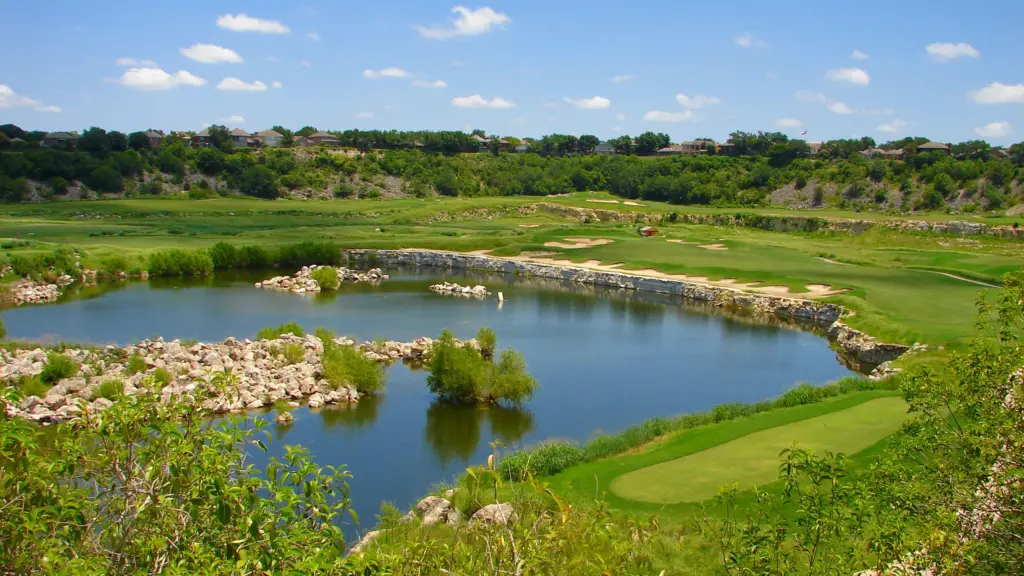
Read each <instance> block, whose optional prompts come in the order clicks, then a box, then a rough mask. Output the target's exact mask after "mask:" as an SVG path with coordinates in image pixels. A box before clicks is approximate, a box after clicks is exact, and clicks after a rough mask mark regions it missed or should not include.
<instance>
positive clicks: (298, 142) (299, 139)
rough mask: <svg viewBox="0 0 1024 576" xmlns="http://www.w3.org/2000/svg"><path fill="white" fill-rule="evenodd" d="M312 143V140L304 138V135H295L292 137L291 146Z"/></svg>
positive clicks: (302, 145)
mask: <svg viewBox="0 0 1024 576" xmlns="http://www.w3.org/2000/svg"><path fill="white" fill-rule="evenodd" d="M312 145H313V141H312V140H310V139H309V138H306V137H305V136H296V137H295V138H293V139H292V146H298V147H306V146H312Z"/></svg>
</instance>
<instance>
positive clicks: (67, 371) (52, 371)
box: [39, 352, 78, 386]
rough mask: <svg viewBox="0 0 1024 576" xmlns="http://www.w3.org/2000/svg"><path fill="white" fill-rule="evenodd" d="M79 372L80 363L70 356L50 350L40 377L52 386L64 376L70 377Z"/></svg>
mask: <svg viewBox="0 0 1024 576" xmlns="http://www.w3.org/2000/svg"><path fill="white" fill-rule="evenodd" d="M77 372H78V364H77V363H75V361H74V360H72V359H71V357H70V356H67V355H64V354H58V353H56V352H50V353H49V354H47V355H46V364H44V365H43V371H42V372H41V373H40V374H39V379H40V380H41V381H42V382H43V383H44V384H48V385H50V386H52V385H54V384H56V383H57V382H58V381H60V380H63V379H64V378H70V377H72V376H74V375H75V374H76V373H77Z"/></svg>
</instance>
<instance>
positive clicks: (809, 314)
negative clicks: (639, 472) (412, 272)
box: [345, 249, 910, 369]
mask: <svg viewBox="0 0 1024 576" xmlns="http://www.w3.org/2000/svg"><path fill="white" fill-rule="evenodd" d="M345 254H346V255H347V256H348V258H349V259H350V260H351V261H352V262H356V263H370V262H372V263H374V265H380V266H384V267H386V268H395V267H402V266H406V267H425V268H441V269H449V270H478V271H483V272H491V273H497V274H509V275H516V276H530V277H538V278H547V279H552V280H558V281H561V282H570V283H577V284H588V285H595V286H602V287H608V288H614V289H619V290H636V291H642V292H655V293H660V294H669V295H672V296H679V297H681V298H684V299H687V300H692V301H696V302H702V303H708V304H711V305H713V306H714V307H716V308H724V309H729V310H744V311H747V312H748V313H751V314H753V315H755V316H762V317H765V316H767V317H776V318H783V319H786V320H794V321H805V322H810V323H813V324H814V325H816V326H819V327H821V328H827V329H828V338H829V340H830V341H831V342H833V343H835V344H836V345H837V347H838V348H839V349H840V351H841V352H842V353H843V354H844V355H845V356H846V357H847V358H848V360H850V361H851V363H855V364H858V365H861V366H866V367H867V368H871V369H873V368H874V367H876V366H878V365H881V364H884V363H886V362H890V361H892V360H895V359H896V358H898V357H899V356H900V355H902V354H903V353H904V352H906V351H907V350H908V349H909V348H910V347H909V346H904V345H903V344H891V343H883V342H878V341H877V340H875V339H874V338H872V337H871V336H868V335H866V334H864V333H862V332H860V331H857V330H854V329H852V328H849V327H848V326H846V324H844V323H842V322H840V321H839V320H840V318H841V317H843V316H844V315H846V314H847V310H846V309H845V308H843V307H842V306H840V305H838V304H831V303H827V302H815V301H813V300H801V299H798V298H786V297H781V296H771V295H766V294H751V293H747V292H742V291H740V290H737V289H734V288H727V287H718V286H705V285H703V284H696V283H691V282H686V281H683V280H672V279H666V278H652V277H647V276H639V275H636V274H629V273H627V272H613V271H600V270H590V269H586V268H576V267H572V266H563V265H559V264H547V263H539V262H528V261H523V260H513V259H508V258H500V257H496V256H483V255H477V254H461V253H457V252H442V251H435V250H414V249H408V250H362V249H353V250H346V251H345Z"/></svg>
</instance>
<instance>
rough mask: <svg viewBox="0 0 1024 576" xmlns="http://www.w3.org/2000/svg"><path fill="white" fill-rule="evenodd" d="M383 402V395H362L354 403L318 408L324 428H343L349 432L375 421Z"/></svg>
mask: <svg viewBox="0 0 1024 576" xmlns="http://www.w3.org/2000/svg"><path fill="white" fill-rule="evenodd" d="M382 402H384V396H383V395H380V396H378V395H372V396H363V397H362V398H360V399H359V402H356V403H355V404H330V405H328V406H325V407H324V408H323V409H322V410H320V412H319V415H320V419H321V421H322V422H323V424H324V428H325V429H327V430H329V429H331V428H343V429H345V430H348V431H350V432H352V431H356V430H360V429H363V428H366V427H367V426H369V425H370V424H373V423H374V422H376V421H377V413H378V411H379V408H380V406H381V403H382Z"/></svg>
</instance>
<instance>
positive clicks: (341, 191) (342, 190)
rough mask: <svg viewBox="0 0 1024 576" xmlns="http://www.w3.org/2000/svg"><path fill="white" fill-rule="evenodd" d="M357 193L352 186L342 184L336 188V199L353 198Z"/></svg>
mask: <svg viewBox="0 0 1024 576" xmlns="http://www.w3.org/2000/svg"><path fill="white" fill-rule="evenodd" d="M355 193H356V191H355V190H354V189H353V188H352V186H351V185H350V184H345V183H342V184H338V185H337V186H335V187H334V197H335V198H351V197H352V195H353V194H355Z"/></svg>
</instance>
